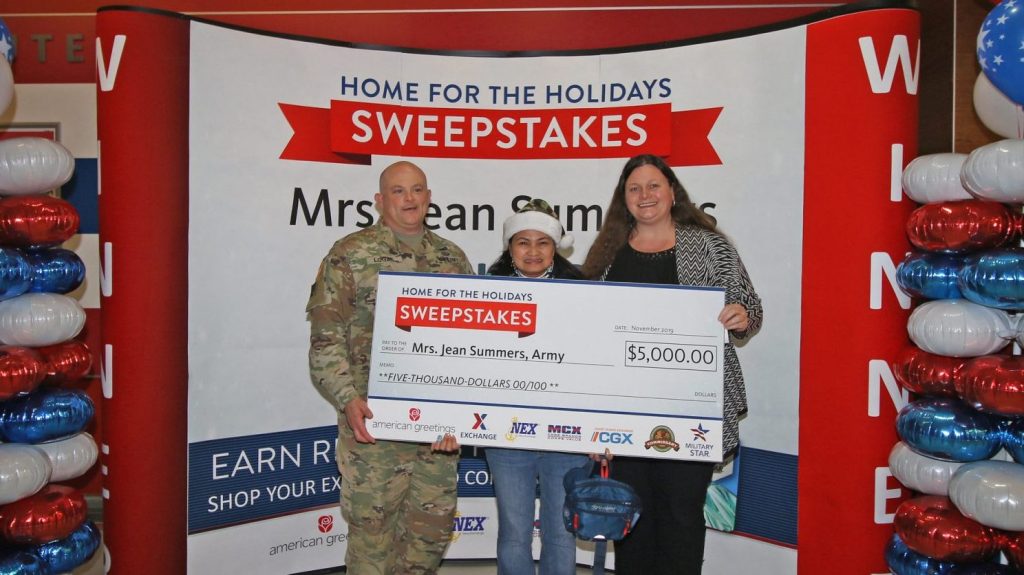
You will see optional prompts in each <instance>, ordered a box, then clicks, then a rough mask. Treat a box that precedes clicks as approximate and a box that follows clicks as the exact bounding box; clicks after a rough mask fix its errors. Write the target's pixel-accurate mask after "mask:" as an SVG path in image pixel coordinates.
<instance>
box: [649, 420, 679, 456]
mask: <svg viewBox="0 0 1024 575" xmlns="http://www.w3.org/2000/svg"><path fill="white" fill-rule="evenodd" d="M644 449H653V450H655V451H657V452H659V453H665V452H667V451H668V450H669V449H671V450H673V451H679V444H678V443H676V434H674V433H672V430H671V429H669V428H668V427H665V426H664V425H659V426H658V427H655V428H654V429H652V430H651V438H650V439H649V440H647V441H645V442H644Z"/></svg>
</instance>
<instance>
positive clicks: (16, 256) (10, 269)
mask: <svg viewBox="0 0 1024 575" xmlns="http://www.w3.org/2000/svg"><path fill="white" fill-rule="evenodd" d="M31 286H32V265H31V264H29V263H28V260H27V259H26V258H25V255H24V254H23V253H21V251H19V250H16V249H14V248H0V300H5V299H11V298H13V297H18V296H20V295H21V294H23V293H25V292H27V291H28V289H29V287H31Z"/></svg>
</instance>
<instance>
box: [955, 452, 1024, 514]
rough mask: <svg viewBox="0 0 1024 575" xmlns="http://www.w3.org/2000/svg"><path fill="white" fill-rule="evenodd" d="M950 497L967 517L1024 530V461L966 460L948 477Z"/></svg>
mask: <svg viewBox="0 0 1024 575" xmlns="http://www.w3.org/2000/svg"><path fill="white" fill-rule="evenodd" d="M949 498H950V499H951V500H952V501H953V505H956V508H957V509H959V510H960V513H963V514H964V515H966V516H967V517H970V518H971V519H973V520H975V521H977V522H978V523H981V524H982V525H987V526H989V527H995V528H996V529H1006V530H1007V531H1024V465H1021V464H1019V463H1013V462H1010V461H974V462H971V463H967V464H964V465H963V466H962V467H961V468H960V469H958V470H957V471H956V473H954V474H953V478H952V479H950V480H949Z"/></svg>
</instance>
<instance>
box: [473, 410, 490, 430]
mask: <svg viewBox="0 0 1024 575" xmlns="http://www.w3.org/2000/svg"><path fill="white" fill-rule="evenodd" d="M473 417H475V418H476V422H475V423H474V424H473V429H480V430H483V431H487V424H485V423H484V420H485V419H487V414H486V413H474V414H473Z"/></svg>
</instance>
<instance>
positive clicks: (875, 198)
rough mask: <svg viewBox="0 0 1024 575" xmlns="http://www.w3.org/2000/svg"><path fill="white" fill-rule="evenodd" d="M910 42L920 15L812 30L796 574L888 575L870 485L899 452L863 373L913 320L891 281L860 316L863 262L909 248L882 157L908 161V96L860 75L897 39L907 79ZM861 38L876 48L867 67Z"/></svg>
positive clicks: (880, 500)
mask: <svg viewBox="0 0 1024 575" xmlns="http://www.w3.org/2000/svg"><path fill="white" fill-rule="evenodd" d="M919 35H920V17H919V14H918V13H917V12H916V11H913V10H905V9H888V10H875V11H866V12H861V13H855V14H851V15H848V16H842V17H837V18H834V19H831V20H826V21H823V22H820V23H816V24H813V25H810V26H809V27H808V33H807V72H806V74H807V75H806V77H807V102H806V110H807V116H806V122H807V125H806V128H805V129H806V143H805V145H806V153H805V154H806V166H805V197H804V256H803V280H802V282H803V286H802V287H803V309H802V324H801V333H802V335H801V349H800V358H801V359H800V372H801V378H800V446H799V453H800V468H799V490H798V492H799V523H798V538H799V552H798V554H797V557H798V559H797V562H798V563H797V566H798V572H799V573H842V574H851V575H853V574H856V575H869V574H871V573H887V572H888V567H886V564H885V558H884V549H885V544H886V541H887V540H888V539H889V537H890V536H891V535H892V532H893V529H892V524H891V523H886V522H884V520H883V521H882V522H880V523H879V522H876V520H875V514H876V506H879V508H881V509H883V510H884V512H886V513H893V512H894V511H895V508H896V506H897V505H898V501H893V500H888V501H886V500H884V493H882V491H883V489H895V488H897V487H898V486H899V483H898V482H897V481H896V480H895V479H892V478H889V479H888V481H887V483H885V485H884V486H882V488H881V489H877V490H876V487H877V486H876V484H875V474H876V470H877V469H879V468H883V469H884V468H886V467H887V457H888V453H889V450H890V449H891V448H892V445H893V444H894V443H895V441H896V433H895V426H894V420H895V416H896V405H895V404H894V402H893V401H892V400H891V399H890V397H889V394H888V393H887V392H886V391H885V389H884V388H882V389H881V401H880V404H879V415H878V416H876V417H872V416H870V415H869V397H868V392H869V387H870V386H875V385H880V384H879V382H877V381H875V382H873V381H870V380H869V371H868V366H869V362H870V361H871V360H883V361H888V360H890V359H891V358H892V357H893V356H894V355H895V353H896V352H897V350H899V349H900V347H902V346H903V345H904V344H905V342H906V340H907V335H906V320H907V317H908V316H909V310H904V309H903V308H901V307H900V305H899V303H898V301H897V298H896V296H895V293H894V291H893V289H895V288H893V287H892V286H891V285H890V284H889V282H888V281H887V280H883V282H882V289H881V294H882V300H881V302H882V305H881V309H876V310H872V309H871V308H870V303H869V302H870V297H871V287H870V279H871V273H872V269H871V268H872V263H871V257H872V254H873V253H885V254H888V255H889V257H891V259H892V261H893V263H894V264H898V263H899V262H900V261H901V260H902V258H903V254H904V253H905V252H906V251H907V249H908V247H909V246H908V244H907V240H906V236H905V234H904V224H905V222H906V219H907V216H908V215H909V213H910V211H911V210H912V209H913V207H914V205H913V203H912V202H911V201H910V200H908V199H906V198H903V199H901V200H899V201H896V202H893V201H892V200H891V198H890V172H891V165H892V161H891V149H892V145H893V144H902V145H903V150H904V153H903V160H902V164H901V165H900V166H899V167H900V168H902V167H903V166H905V165H906V164H907V163H908V162H909V161H910V160H911V159H913V157H914V155H915V154H916V151H917V95H916V94H909V93H908V87H907V83H906V82H905V80H904V74H903V68H902V67H900V66H897V69H896V70H895V71H894V72H895V74H894V76H893V77H892V83H891V86H890V89H889V90H884V89H882V88H879V89H881V90H882V92H881V93H873V92H872V86H871V82H870V80H869V73H868V72H867V71H866V70H867V69H868V68H872V67H873V68H877V69H878V70H880V74H879V76H880V77H882V78H883V79H884V77H885V76H886V72H885V70H886V67H887V62H888V61H889V53H890V48H891V47H893V45H894V38H898V37H899V36H904V37H905V38H906V40H907V45H908V46H909V54H910V60H909V62H907V64H909V65H910V66H911V67H912V68H913V70H914V73H915V74H916V70H917V67H916V65H915V59H916V56H917V54H918V38H919ZM862 38H871V40H872V43H873V45H874V49H873V50H872V51H871V56H870V58H871V59H869V60H868V62H867V64H865V57H863V56H862V53H861V43H862V40H861V39H862ZM895 43H896V45H897V47H898V46H899V41H898V40H896V41H895ZM890 66H891V64H890ZM912 84H913V82H911V85H912ZM877 85H878V82H877V81H876V86H877ZM914 91H915V92H916V89H914ZM876 271H880V270H876Z"/></svg>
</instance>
